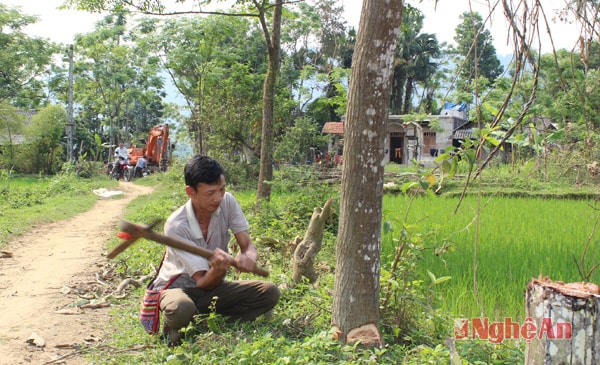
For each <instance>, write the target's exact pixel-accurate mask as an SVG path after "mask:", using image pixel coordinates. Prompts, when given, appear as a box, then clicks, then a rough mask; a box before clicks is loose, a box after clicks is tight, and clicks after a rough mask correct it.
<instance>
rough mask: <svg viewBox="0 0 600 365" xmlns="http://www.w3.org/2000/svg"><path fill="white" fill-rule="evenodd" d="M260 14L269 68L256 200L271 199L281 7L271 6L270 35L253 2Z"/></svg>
mask: <svg viewBox="0 0 600 365" xmlns="http://www.w3.org/2000/svg"><path fill="white" fill-rule="evenodd" d="M254 3H255V5H256V8H257V9H258V10H259V12H260V14H261V15H260V17H259V19H260V22H261V26H262V28H263V32H264V34H265V40H266V42H267V49H268V50H269V68H268V70H267V77H266V78H265V83H264V89H263V115H262V133H261V140H260V143H261V145H260V171H259V173H258V188H257V193H256V199H257V200H259V201H260V200H262V199H267V200H268V199H269V198H270V197H271V180H273V115H274V113H273V110H274V106H275V83H276V81H277V73H278V72H279V64H280V61H279V57H280V54H281V16H282V11H283V5H282V3H281V2H280V1H277V2H276V4H275V5H274V6H273V28H272V34H271V36H269V31H268V29H267V25H266V16H265V13H264V7H261V6H260V5H259V4H258V2H256V1H254Z"/></svg>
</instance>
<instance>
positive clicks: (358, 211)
mask: <svg viewBox="0 0 600 365" xmlns="http://www.w3.org/2000/svg"><path fill="white" fill-rule="evenodd" d="M402 10H403V1H388V0H365V1H364V2H363V7H362V12H361V19H360V26H359V30H358V38H357V43H356V48H355V51H354V56H353V59H352V74H351V77H350V90H349V95H348V108H347V113H346V118H347V119H346V128H345V133H344V137H345V151H344V156H345V160H344V168H343V177H342V186H341V202H340V224H339V231H338V238H337V250H336V267H335V287H334V298H333V312H332V325H333V327H334V328H335V329H336V331H335V334H336V335H337V337H338V338H339V339H340V340H341V341H342V342H356V341H361V342H362V343H363V344H366V345H376V346H381V345H382V342H383V340H382V338H381V333H380V331H379V328H378V323H379V271H380V254H381V221H382V199H383V172H384V169H383V167H384V162H383V161H384V149H383V146H384V141H385V139H386V124H387V117H388V111H389V100H390V94H391V87H392V83H391V79H392V69H393V65H394V57H395V54H396V47H397V44H398V42H397V40H398V36H399V34H400V25H401V22H402Z"/></svg>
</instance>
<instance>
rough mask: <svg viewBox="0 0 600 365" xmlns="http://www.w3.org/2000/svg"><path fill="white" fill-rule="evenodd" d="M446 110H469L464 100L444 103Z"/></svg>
mask: <svg viewBox="0 0 600 365" xmlns="http://www.w3.org/2000/svg"><path fill="white" fill-rule="evenodd" d="M444 110H458V111H459V112H462V111H465V110H467V103H465V102H462V103H460V104H455V103H444Z"/></svg>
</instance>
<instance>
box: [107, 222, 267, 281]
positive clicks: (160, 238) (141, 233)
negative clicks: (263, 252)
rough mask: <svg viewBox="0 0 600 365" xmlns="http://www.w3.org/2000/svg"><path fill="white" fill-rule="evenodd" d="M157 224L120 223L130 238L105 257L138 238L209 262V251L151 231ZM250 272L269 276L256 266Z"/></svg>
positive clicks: (121, 228)
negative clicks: (188, 253)
mask: <svg viewBox="0 0 600 365" xmlns="http://www.w3.org/2000/svg"><path fill="white" fill-rule="evenodd" d="M157 223H158V221H155V222H152V223H151V224H150V225H147V226H142V225H138V224H135V223H131V222H127V221H122V222H121V224H120V225H119V228H120V230H121V232H124V233H126V234H128V235H129V236H130V238H127V239H126V240H125V241H123V242H122V243H121V244H119V245H118V246H117V247H115V248H114V249H113V250H112V251H111V252H110V253H109V254H108V255H107V257H108V258H109V259H112V258H114V257H115V256H117V255H118V254H120V253H121V252H123V251H125V249H127V247H129V246H131V245H132V244H133V243H134V242H135V241H137V240H138V239H139V238H145V239H147V240H151V241H154V242H158V243H160V244H163V245H165V246H169V247H173V248H177V249H180V250H182V251H186V252H190V253H193V254H196V255H198V256H202V257H204V258H205V259H207V260H210V258H211V257H212V255H213V252H212V251H211V250H208V249H205V248H202V247H200V246H196V245H193V244H191V243H188V242H186V241H183V240H180V239H177V238H174V237H169V236H165V235H163V234H160V233H156V232H154V231H153V230H152V228H153V227H154V226H156V224H157ZM233 267H237V266H236V265H235V262H234V264H233ZM251 272H252V273H254V274H257V275H260V276H264V277H267V276H269V272H268V271H267V270H265V269H263V268H261V267H258V266H256V267H254V269H253V270H252V271H251Z"/></svg>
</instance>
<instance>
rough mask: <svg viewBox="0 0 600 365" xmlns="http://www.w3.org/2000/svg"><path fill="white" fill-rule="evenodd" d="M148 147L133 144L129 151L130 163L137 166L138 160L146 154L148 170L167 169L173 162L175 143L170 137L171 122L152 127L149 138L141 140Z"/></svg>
mask: <svg viewBox="0 0 600 365" xmlns="http://www.w3.org/2000/svg"><path fill="white" fill-rule="evenodd" d="M141 142H142V143H144V144H145V145H146V147H137V146H136V145H132V146H131V148H129V149H128V151H129V163H130V165H131V166H135V164H136V163H137V160H138V159H139V158H140V157H142V156H144V155H145V156H146V160H148V166H147V168H148V170H149V171H150V172H156V171H166V170H167V166H169V165H170V164H171V161H172V154H173V149H174V148H175V146H174V145H171V140H170V138H169V124H167V123H165V124H160V125H157V126H154V127H152V128H151V129H150V133H149V134H148V140H147V141H146V140H141Z"/></svg>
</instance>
